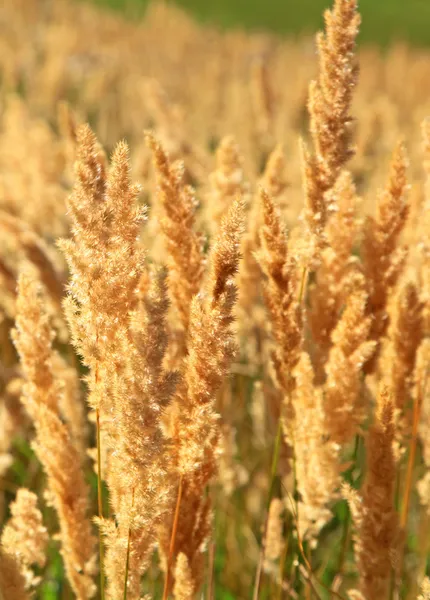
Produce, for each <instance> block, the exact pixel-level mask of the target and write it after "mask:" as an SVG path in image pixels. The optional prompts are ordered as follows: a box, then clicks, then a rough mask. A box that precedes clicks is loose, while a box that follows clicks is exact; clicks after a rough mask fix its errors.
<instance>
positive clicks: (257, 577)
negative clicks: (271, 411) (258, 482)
mask: <svg viewBox="0 0 430 600" xmlns="http://www.w3.org/2000/svg"><path fill="white" fill-rule="evenodd" d="M281 439H282V418H281V415H279V419H278V429H277V432H276V439H275V446H274V448H273V455H272V466H271V469H270V487H269V496H268V501H267V508H266V517H265V521H264V530H263V538H262V542H261V549H260V557H259V560H258V566H257V572H256V574H255V583H254V593H253V596H252V598H253V600H258V595H259V593H260V585H261V574H262V571H263V564H264V555H265V540H266V533H267V524H268V520H269V509H270V503H271V502H272V496H273V490H274V488H275V478H276V473H277V471H278V462H279V454H280V449H281Z"/></svg>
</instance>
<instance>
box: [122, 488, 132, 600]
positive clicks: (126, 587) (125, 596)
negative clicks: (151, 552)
mask: <svg viewBox="0 0 430 600" xmlns="http://www.w3.org/2000/svg"><path fill="white" fill-rule="evenodd" d="M133 508H134V488H133V495H132V500H131V510H132V511H133ZM131 518H132V515H131V516H130V523H129V525H128V536H127V557H126V560H125V575H124V596H123V598H124V600H127V589H128V586H127V584H128V571H129V568H130V540H131Z"/></svg>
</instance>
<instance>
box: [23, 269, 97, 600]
mask: <svg viewBox="0 0 430 600" xmlns="http://www.w3.org/2000/svg"><path fill="white" fill-rule="evenodd" d="M52 337H53V334H52V330H51V328H50V326H49V322H48V318H47V316H46V315H45V314H44V312H43V308H42V302H41V299H40V295H39V289H38V285H37V284H36V283H35V282H34V281H33V280H31V279H29V278H28V277H27V276H26V275H25V274H22V275H21V276H20V279H19V289H18V300H17V319H16V329H15V331H14V332H13V339H14V342H15V345H16V348H17V350H18V353H19V355H20V358H21V364H22V368H23V371H24V374H25V377H26V380H27V383H26V384H25V386H24V395H23V398H22V401H23V403H24V406H25V407H26V409H27V412H28V414H29V415H30V417H31V418H32V420H33V422H34V426H35V428H36V441H35V442H34V448H35V451H36V454H37V456H38V458H39V460H40V462H41V463H42V465H43V467H44V469H45V471H46V474H47V476H48V485H49V492H50V500H51V502H52V504H53V506H54V507H55V509H56V511H57V514H58V520H59V523H60V539H61V546H62V549H61V552H62V555H63V559H64V564H65V568H66V573H67V577H68V579H69V581H70V584H71V586H72V588H73V590H74V592H75V594H76V596H77V597H78V598H79V600H87V599H89V598H92V597H93V596H94V594H95V592H96V588H95V585H94V582H93V579H92V578H93V576H94V574H95V559H96V557H95V553H94V547H95V539H94V537H93V534H92V531H91V523H90V521H89V518H88V509H89V506H88V488H87V485H86V483H85V480H84V476H83V472H82V470H81V460H80V456H79V453H78V452H77V450H76V447H75V446H74V444H73V442H72V439H71V436H70V432H69V430H68V428H67V427H66V426H65V425H64V424H63V423H62V422H61V419H60V417H59V413H58V404H59V395H60V391H59V387H58V384H57V382H56V381H55V380H54V378H53V374H52V349H51V343H52Z"/></svg>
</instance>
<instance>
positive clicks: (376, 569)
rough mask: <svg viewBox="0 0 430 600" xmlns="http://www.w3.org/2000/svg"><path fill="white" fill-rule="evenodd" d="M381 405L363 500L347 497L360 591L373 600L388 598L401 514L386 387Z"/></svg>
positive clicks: (371, 439)
mask: <svg viewBox="0 0 430 600" xmlns="http://www.w3.org/2000/svg"><path fill="white" fill-rule="evenodd" d="M378 404H379V406H378V414H377V418H376V423H375V424H374V425H373V426H372V427H371V429H370V431H369V437H368V440H367V472H366V478H365V480H364V483H363V488H362V491H361V497H359V496H358V495H357V494H354V493H353V492H352V491H351V490H350V493H349V494H346V495H349V500H350V504H351V511H352V514H353V518H354V523H355V526H356V530H357V532H356V542H355V550H356V553H357V567H358V572H359V574H360V591H361V593H362V594H363V596H364V598H366V599H369V600H377V599H378V598H385V597H387V594H388V590H389V585H390V577H391V569H392V566H393V562H394V560H395V555H396V549H397V545H398V542H399V523H398V515H397V513H396V510H395V508H394V489H395V482H396V467H395V459H394V455H393V440H394V423H393V409H394V407H393V403H392V399H391V397H390V396H389V393H388V391H387V389H386V388H382V390H381V391H380V396H379V399H378Z"/></svg>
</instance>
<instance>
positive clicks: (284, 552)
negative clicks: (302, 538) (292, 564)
mask: <svg viewBox="0 0 430 600" xmlns="http://www.w3.org/2000/svg"><path fill="white" fill-rule="evenodd" d="M288 542H289V532H288V536H287V539H286V540H285V544H284V548H283V550H282V555H281V560H280V562H279V586H278V593H277V596H276V598H277V600H282V592H283V583H284V569H285V563H286V562H287V555H288Z"/></svg>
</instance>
